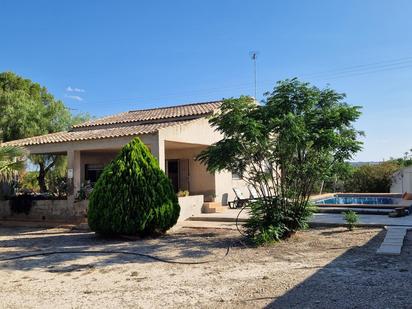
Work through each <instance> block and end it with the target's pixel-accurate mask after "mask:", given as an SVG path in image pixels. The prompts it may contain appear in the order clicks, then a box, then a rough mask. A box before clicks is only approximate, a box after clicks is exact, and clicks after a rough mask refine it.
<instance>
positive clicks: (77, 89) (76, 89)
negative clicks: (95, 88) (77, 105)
mask: <svg viewBox="0 0 412 309" xmlns="http://www.w3.org/2000/svg"><path fill="white" fill-rule="evenodd" d="M66 91H67V92H82V93H83V92H86V90H84V89H81V88H76V87H71V86H68V87H66Z"/></svg>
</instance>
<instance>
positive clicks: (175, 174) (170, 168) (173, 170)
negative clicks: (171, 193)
mask: <svg viewBox="0 0 412 309" xmlns="http://www.w3.org/2000/svg"><path fill="white" fill-rule="evenodd" d="M167 175H168V176H169V178H170V181H171V182H172V186H173V189H174V190H175V192H176V193H177V192H178V191H179V160H167Z"/></svg>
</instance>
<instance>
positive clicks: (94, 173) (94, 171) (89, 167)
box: [84, 164, 104, 185]
mask: <svg viewBox="0 0 412 309" xmlns="http://www.w3.org/2000/svg"><path fill="white" fill-rule="evenodd" d="M103 169H104V165H103V164H86V165H85V173H84V180H86V181H87V180H88V181H90V183H91V184H92V185H93V184H95V183H96V181H97V179H98V178H99V176H100V174H101V173H102V172H103Z"/></svg>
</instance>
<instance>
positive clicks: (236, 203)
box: [228, 188, 252, 208]
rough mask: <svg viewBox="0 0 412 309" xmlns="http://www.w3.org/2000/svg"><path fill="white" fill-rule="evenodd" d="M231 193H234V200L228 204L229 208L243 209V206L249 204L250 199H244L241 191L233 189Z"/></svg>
mask: <svg viewBox="0 0 412 309" xmlns="http://www.w3.org/2000/svg"><path fill="white" fill-rule="evenodd" d="M233 192H235V199H234V200H233V201H232V202H229V203H228V205H229V208H239V207H243V206H244V205H245V204H247V203H249V202H250V201H251V200H252V199H250V198H246V197H245V196H244V195H243V193H242V191H240V190H239V189H238V188H233Z"/></svg>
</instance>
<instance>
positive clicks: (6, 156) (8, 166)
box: [0, 143, 27, 181]
mask: <svg viewBox="0 0 412 309" xmlns="http://www.w3.org/2000/svg"><path fill="white" fill-rule="evenodd" d="M26 155H27V151H26V150H25V149H24V148H21V147H15V146H1V143H0V181H9V180H11V179H12V178H13V177H14V176H16V174H17V172H18V171H19V170H21V169H23V168H24V161H25V158H26Z"/></svg>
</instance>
